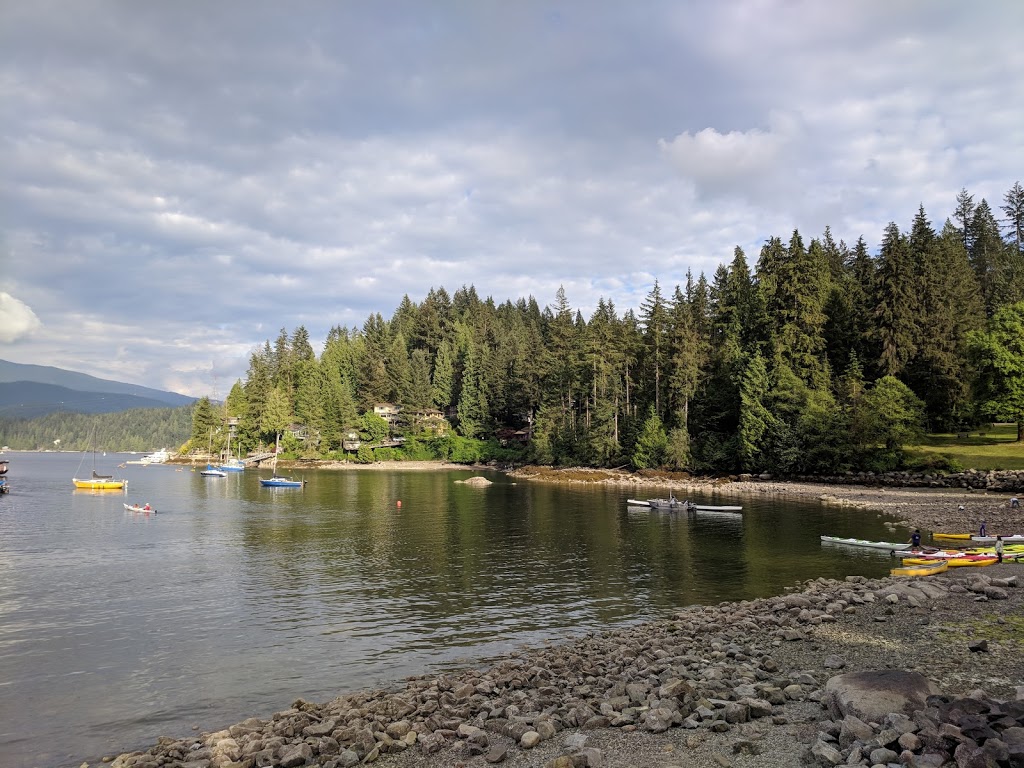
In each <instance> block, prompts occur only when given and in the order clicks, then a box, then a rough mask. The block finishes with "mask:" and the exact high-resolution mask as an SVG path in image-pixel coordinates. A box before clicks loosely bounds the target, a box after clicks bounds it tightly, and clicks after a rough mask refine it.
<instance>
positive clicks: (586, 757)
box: [92, 469, 1024, 768]
mask: <svg viewBox="0 0 1024 768" xmlns="http://www.w3.org/2000/svg"><path fill="white" fill-rule="evenodd" d="M514 474H515V475H516V476H517V477H518V478H520V479H523V480H525V479H527V478H530V477H533V478H534V479H538V480H545V479H546V480H553V481H557V482H615V483H618V484H623V485H626V484H629V485H636V486H637V488H638V492H641V491H642V492H648V491H649V492H650V493H649V494H648V495H650V496H654V495H658V489H661V488H672V489H674V490H675V491H676V495H677V496H682V495H684V494H685V492H686V491H687V490H691V491H700V492H701V493H702V494H705V495H720V496H722V497H723V498H726V497H728V498H740V497H743V496H744V495H749V494H759V493H772V494H785V495H789V496H792V497H801V498H818V499H822V500H824V501H826V502H828V503H834V504H844V505H855V506H858V507H862V508H863V509H864V511H865V514H882V515H886V516H887V518H888V519H889V520H891V522H892V524H893V525H894V526H896V525H911V526H919V527H922V528H924V529H927V530H945V531H951V530H956V531H959V530H964V531H966V530H972V529H974V528H975V527H976V524H977V521H978V520H979V519H981V518H982V517H983V519H985V520H987V523H988V528H989V530H990V531H996V530H999V531H1003V529H1004V528H1005V529H1006V530H1005V531H1004V532H1007V533H1010V532H1015V531H1010V530H1009V528H1011V527H1016V528H1024V526H1022V525H1021V517H1020V514H1021V513H1020V510H1011V509H1010V508H1009V503H1008V502H1009V498H1010V497H1011V496H1012V493H1010V492H1002V491H996V490H991V489H984V490H976V489H973V488H895V487H884V486H881V485H879V486H874V485H872V486H866V485H853V484H835V485H833V484H828V485H826V484H819V483H810V482H799V483H781V482H773V481H770V480H754V479H744V480H735V481H725V482H723V481H721V480H707V481H704V480H695V479H692V478H680V477H666V476H660V477H644V476H637V475H630V474H629V473H621V475H619V476H614V475H609V474H608V473H601V472H599V471H590V470H575V471H572V472H565V471H563V472H561V473H560V474H558V475H554V476H548V477H542V475H543V474H545V473H544V472H543V471H540V470H538V471H536V472H534V470H531V469H526V470H518V471H517V472H516V473H514ZM627 475H628V476H627ZM960 505H963V506H964V510H963V511H962V512H960V511H959V509H958V508H959V507H960ZM1021 568H1022V566H1021V565H1018V564H1016V563H1010V562H1007V563H1003V564H998V565H992V566H987V567H965V568H957V569H950V570H949V571H947V572H946V573H943V574H938V575H935V576H929V577H924V578H897V577H888V578H883V579H865V578H864V577H860V576H851V577H848V578H847V579H845V580H840V581H835V580H813V581H811V582H808V583H806V584H800V585H794V587H793V589H791V590H790V591H788V592H787V593H786V594H782V595H778V596H775V597H771V598H763V599H759V600H753V601H745V602H739V603H725V604H720V605H714V606H692V607H688V608H685V609H682V610H680V611H678V612H676V613H675V614H674V615H672V616H671V617H670V618H666V619H663V620H660V621H656V622H648V623H644V624H636V625H633V626H629V627H625V628H618V629H614V630H611V631H608V632H604V633H599V634H596V635H590V636H586V637H583V638H578V639H574V640H571V641H567V642H565V643H561V644H549V645H545V646H543V647H538V648H523V649H520V650H519V651H516V652H514V653H511V654H509V655H507V656H506V657H503V658H501V659H498V660H497V661H495V662H493V663H492V664H490V665H489V666H487V667H486V668H480V669H465V670H462V671H459V672H446V673H443V674H434V675H424V676H420V677H414V678H410V679H407V680H404V681H401V682H399V683H396V684H395V685H394V686H392V687H390V688H387V689H380V690H364V691H357V692H348V693H343V694H342V695H340V696H339V697H338V698H336V699H333V700H331V701H327V702H320V703H313V702H305V701H296V702H293V703H292V705H291V706H290V707H288V708H286V709H282V710H281V711H279V712H277V713H274V714H272V715H267V714H262V715H259V716H257V717H253V718H250V719H249V720H245V721H243V722H241V723H236V724H234V725H231V726H228V727H220V726H217V729H216V730H210V731H203V730H201V729H198V728H197V729H196V731H195V732H194V733H191V734H170V735H168V736H167V737H165V738H161V739H160V740H159V741H158V743H156V744H154V745H152V746H151V747H150V748H148V749H144V750H139V751H136V752H130V753H126V754H122V755H119V756H116V757H114V756H109V757H107V758H105V759H104V762H110V763H113V764H114V765H115V767H116V768H129V766H131V767H133V768H157V767H158V766H187V768H224V767H225V766H228V767H229V768H263V767H264V766H282V767H283V768H295V767H296V766H302V765H321V766H326V767H327V768H348V767H349V766H355V765H359V764H368V763H376V764H378V765H382V766H394V767H396V768H406V767H408V766H425V767H426V768H442V766H444V767H445V768H455V767H456V766H462V767H463V768H472V767H474V766H481V767H482V766H486V765H491V764H501V765H507V766H517V767H524V768H525V766H536V767H538V768H569V767H570V766H590V767H591V768H597V767H598V766H623V767H626V766H636V767H637V768H640V767H641V766H654V767H656V768H688V767H689V766H722V767H723V768H728V767H729V766H735V767H736V768H739V767H740V766H767V767H768V768H772V767H773V766H797V765H821V766H831V765H842V764H846V765H905V766H922V767H923V766H934V767H936V768H937V767H938V766H943V765H949V766H959V767H960V768H966V767H967V766H1019V765H1024V614H1022V611H1021V608H1022V602H1024V589H1021V588H1020V586H1019V583H1020V581H1021V577H1022V576H1024V572H1022V571H1021ZM92 765H98V763H93V764H92Z"/></svg>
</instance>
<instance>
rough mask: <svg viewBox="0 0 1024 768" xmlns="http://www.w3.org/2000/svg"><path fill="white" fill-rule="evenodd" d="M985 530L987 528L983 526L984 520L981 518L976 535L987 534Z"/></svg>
mask: <svg viewBox="0 0 1024 768" xmlns="http://www.w3.org/2000/svg"><path fill="white" fill-rule="evenodd" d="M986 530H988V529H987V528H985V521H984V520H982V521H981V528H979V529H978V535H979V536H985V535H987V534H986V533H985V531H986Z"/></svg>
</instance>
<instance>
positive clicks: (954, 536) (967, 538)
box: [932, 533, 971, 541]
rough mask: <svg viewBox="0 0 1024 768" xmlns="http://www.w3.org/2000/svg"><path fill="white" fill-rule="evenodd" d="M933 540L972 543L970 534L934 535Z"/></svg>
mask: <svg viewBox="0 0 1024 768" xmlns="http://www.w3.org/2000/svg"><path fill="white" fill-rule="evenodd" d="M932 538H933V539H963V540H965V541H970V539H971V534H969V533H933V534H932Z"/></svg>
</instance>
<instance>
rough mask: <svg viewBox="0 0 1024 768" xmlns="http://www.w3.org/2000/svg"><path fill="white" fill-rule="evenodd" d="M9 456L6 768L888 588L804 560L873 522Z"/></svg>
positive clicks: (574, 495)
mask: <svg viewBox="0 0 1024 768" xmlns="http://www.w3.org/2000/svg"><path fill="white" fill-rule="evenodd" d="M6 458H8V459H10V461H11V464H10V466H11V469H10V473H9V481H10V483H11V486H12V492H11V493H10V494H8V495H6V496H0V755H3V762H4V764H5V765H9V766H18V767H19V768H21V767H25V768H28V767H30V766H37V767H38V768H52V767H55V766H77V765H79V764H80V763H81V762H82V761H83V760H95V759H97V758H98V757H99V756H101V755H104V754H112V753H117V752H121V751H126V750H129V749H134V748H139V747H145V746H148V745H149V744H150V743H152V742H153V741H155V740H156V738H157V737H158V736H161V735H170V736H176V737H183V736H185V735H187V734H189V733H191V732H192V731H191V728H192V726H193V725H198V726H200V727H201V728H202V729H204V730H209V729H213V728H220V727H224V726H227V725H229V724H231V723H234V722H237V721H239V720H242V719H244V718H246V717H250V716H253V715H257V716H268V715H270V714H271V713H273V712H275V711H277V710H280V709H283V708H286V707H287V706H289V705H290V704H291V702H292V701H294V700H295V699H297V698H300V697H301V698H305V699H309V700H313V701H323V700H327V699H330V698H332V697H333V696H335V695H337V694H339V693H342V692H345V691H350V690H355V689H358V688H363V687H368V686H378V685H386V684H389V683H393V682H395V681H398V680H400V679H401V678H403V677H404V676H407V675H412V674H421V673H425V672H429V671H436V670H439V669H442V668H446V667H457V666H464V665H467V664H471V663H485V662H486V661H487V660H488V659H493V658H494V657H495V656H499V655H501V654H503V653H506V652H508V651H510V650H512V649H515V648H517V647H520V646H524V645H534V644H539V643H541V642H543V641H545V640H558V639H563V638H566V637H568V636H570V635H573V634H575V633H581V632H585V631H588V630H596V629H602V628H606V627H608V626H612V625H624V624H629V623H633V622H637V621H642V620H645V619H651V618H657V617H662V616H666V615H668V614H669V613H670V612H671V611H672V610H673V609H674V608H676V607H678V606H683V605H688V604H693V603H711V602H718V601H721V600H738V599H745V598H753V597H761V596H766V595H771V594H777V593H779V592H781V591H783V590H784V589H785V588H786V587H787V586H792V585H794V584H795V583H796V582H797V581H799V580H804V579H809V578H814V577H816V576H822V575H823V576H828V577H842V576H845V575H848V574H854V573H857V574H864V575H869V576H877V575H883V574H886V573H887V572H888V568H889V567H890V562H889V560H888V558H887V557H886V556H885V555H884V553H883V554H881V555H879V554H876V553H871V552H864V553H862V552H857V551H855V550H854V551H846V550H844V549H842V548H837V547H829V548H826V547H822V546H821V544H820V542H819V540H818V536H819V534H821V533H829V534H833V535H838V536H857V537H862V538H875V539H889V538H892V534H888V533H887V532H886V530H885V529H884V527H883V526H882V524H881V521H880V520H879V519H878V518H877V517H875V515H872V514H864V513H859V514H857V513H854V512H851V511H849V510H841V509H827V508H824V507H822V506H821V505H819V504H813V503H810V504H808V503H804V504H796V503H789V502H787V503H780V502H777V501H773V500H770V499H763V498H754V499H743V500H742V503H743V504H744V514H743V515H742V516H737V515H726V514H722V513H719V514H697V515H691V516H687V515H681V516H680V515H674V514H670V513H663V512H655V511H651V510H648V509H642V508H641V509H637V508H627V506H626V503H625V500H626V498H627V497H628V496H630V495H631V493H632V494H635V493H636V492H635V491H632V492H630V491H629V490H628V489H609V488H596V489H591V488H578V487H560V486H549V485H542V484H530V483H518V484H516V483H514V482H512V481H511V480H509V479H508V478H506V477H505V476H503V475H500V474H492V475H490V476H489V477H490V479H491V480H493V481H494V484H493V485H491V486H489V487H487V488H483V489H480V488H474V487H471V486H466V485H464V484H459V483H456V482H455V481H456V480H459V479H465V478H467V477H470V476H472V475H474V474H480V473H479V472H469V471H466V472H416V471H409V470H406V471H393V472H381V471H372V470H362V471H343V472H330V471H319V472H317V471H312V472H308V473H307V474H306V479H307V480H308V484H307V485H306V487H305V488H302V489H286V488H285V489H267V488H262V487H261V486H260V485H259V483H258V480H257V477H258V473H257V472H256V471H253V470H249V471H246V472H245V473H240V474H235V475H229V476H228V477H226V478H219V479H213V478H203V477H201V476H200V475H199V473H198V471H196V472H192V471H189V468H187V467H186V468H183V469H182V468H177V467H174V466H150V467H143V466H128V467H126V468H124V469H123V470H116V471H117V472H118V473H119V475H120V474H123V475H124V476H125V477H127V478H128V480H129V489H128V492H127V494H121V493H119V492H106V493H89V492H83V491H75V490H73V488H72V486H71V477H72V476H73V475H75V474H76V470H78V468H79V466H80V464H81V460H82V456H81V454H54V453H50V454H34V453H18V452H15V453H9V454H7V455H6ZM127 458H131V457H129V456H127V455H121V454H111V455H108V456H106V457H104V458H100V459H98V466H97V468H98V469H100V470H114V469H115V467H116V465H117V464H118V463H119V462H121V461H124V460H125V459H127ZM136 458H137V457H136ZM88 469H89V467H86V468H85V470H84V471H86V472H87V471H88ZM264 474H269V472H265V473H264ZM701 500H702V501H705V502H709V503H725V504H728V503H737V502H736V501H734V500H731V499H725V498H719V499H711V498H705V499H701ZM125 501H136V502H140V503H142V502H146V501H149V502H150V503H151V504H152V505H153V506H154V507H155V508H156V509H157V510H158V514H155V515H149V516H144V515H142V514H138V513H130V512H127V511H125V509H124V508H123V506H122V504H123V503H124V502H125ZM399 501H400V502H401V504H400V505H399V503H398V502H399ZM901 535H902V534H901Z"/></svg>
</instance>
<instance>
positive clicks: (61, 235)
mask: <svg viewBox="0 0 1024 768" xmlns="http://www.w3.org/2000/svg"><path fill="white" fill-rule="evenodd" d="M1022 30H1024V3H1022V2H1019V0H1005V1H1004V2H1000V1H998V0H988V1H985V0H982V1H981V2H977V3H964V2H960V1H959V0H937V1H936V0H919V1H911V0H884V1H882V2H874V1H872V0H858V2H824V1H821V0H806V1H802V0H730V1H729V2H720V1H719V0H708V1H707V2H700V1H695V2H679V1H678V0H666V1H665V2H661V1H660V0H641V1H640V2H630V3H627V2H618V1H616V2H610V1H609V2H602V1H601V0H567V1H565V2H554V1H552V2H532V1H531V0H516V2H506V1H498V0H494V1H488V0H479V1H478V0H473V1H471V0H461V1H456V0H450V1H446V0H437V1H434V2H424V1H423V0H408V1H407V2H402V1H400V0H399V1H391V0H380V1H375V2H355V1H354V0H353V1H352V2H344V1H343V0H338V1H336V2H335V1H328V0H310V1H303V0H291V1H290V2H288V3H283V2H260V1H259V0H256V1H253V0H214V1H207V0H181V1H180V2H174V3H140V2H134V1H133V0H116V1H115V0H109V1H108V0H74V1H72V0H60V1H58V2H51V1H49V0H31V1H29V0H0V268H2V270H3V275H4V280H3V283H2V284H0V358H2V359H6V360H11V361H13V362H19V363H36V364H41V365H54V366H58V367H61V368H68V369H71V370H76V371H80V372H83V373H89V374H92V375H95V376H100V377H103V378H111V379H115V380H118V381H124V382H129V383H135V384H142V385H145V386H151V387H156V388H159V389H168V390H173V391H177V392H181V393H183V394H188V395H194V396H200V395H204V394H210V395H217V396H220V397H223V396H224V395H225V394H226V392H227V390H228V389H229V388H230V386H231V384H232V383H233V382H234V381H235V380H236V379H238V378H240V377H244V375H245V371H246V369H247V367H248V358H249V355H250V353H251V352H252V350H253V349H254V348H255V347H256V346H257V345H260V344H262V343H263V342H264V341H265V340H268V339H269V340H271V341H272V340H273V339H274V338H275V337H276V336H277V334H278V332H279V330H280V329H281V328H286V329H288V331H289V332H291V331H292V330H294V329H295V328H297V327H298V326H299V325H304V326H305V327H306V328H307V329H308V330H309V332H310V335H311V337H312V338H313V340H314V343H315V345H316V346H317V348H318V351H319V344H320V343H321V342H322V340H323V338H324V336H325V335H326V333H327V331H328V330H329V329H330V328H331V327H332V326H334V325H343V326H348V327H353V326H362V324H363V322H364V320H365V319H366V318H367V316H368V315H369V314H370V313H373V312H380V313H382V314H383V315H384V316H385V318H388V317H390V316H391V314H392V312H393V311H394V309H395V308H396V307H397V305H398V303H399V302H400V301H401V299H402V296H403V295H405V294H407V295H408V296H409V297H410V298H411V299H412V300H413V301H415V302H419V301H421V300H422V299H423V298H424V296H425V295H426V294H427V292H428V291H429V290H430V289H431V287H444V288H445V289H446V290H448V292H449V293H454V292H455V290H457V289H458V288H459V287H460V286H463V285H474V286H475V287H476V290H477V292H478V293H479V294H480V295H481V296H492V297H493V298H494V299H495V301H497V302H499V303H500V302H502V301H504V300H505V299H509V298H511V299H516V298H519V297H526V296H531V295H532V296H534V297H535V298H536V299H537V301H538V302H539V303H540V304H541V306H544V305H547V304H550V303H552V301H553V300H554V297H555V293H556V291H557V290H558V287H559V286H564V288H565V291H566V294H567V296H568V299H569V302H570V304H571V305H572V306H573V307H574V308H578V309H580V310H581V311H582V312H583V314H584V316H585V317H589V315H590V313H591V311H592V310H593V308H594V307H595V306H596V303H597V300H598V298H600V297H605V298H608V299H611V300H612V301H614V303H615V306H616V307H617V309H618V310H619V311H620V312H622V311H625V310H626V309H629V308H637V307H638V306H639V304H640V302H641V300H642V299H643V297H644V296H645V295H646V294H647V293H648V292H649V291H650V289H651V287H652V286H653V284H654V281H655V280H656V279H657V280H658V281H659V282H660V283H661V285H662V287H663V289H665V290H667V291H669V292H671V290H672V289H674V287H675V285H677V284H680V283H682V282H684V281H685V275H686V271H687V270H688V269H691V270H693V272H694V273H695V274H696V273H699V272H701V271H704V272H705V273H707V274H708V275H709V276H710V275H711V273H713V271H714V269H715V268H716V266H717V265H718V264H720V263H723V262H728V261H729V260H730V259H731V258H732V251H733V248H734V247H735V246H737V245H739V246H741V247H743V248H744V250H745V251H746V252H747V255H748V258H749V260H750V262H751V264H753V262H754V261H755V260H756V258H757V254H758V251H759V249H760V246H761V244H762V243H763V242H764V241H765V239H767V238H768V237H771V236H774V235H778V236H782V237H788V236H789V234H790V233H791V232H792V230H793V229H794V228H799V229H800V231H801V232H802V233H803V234H804V236H805V239H809V238H810V237H814V236H819V235H820V234H821V233H822V232H823V231H824V228H825V226H826V225H830V226H831V228H832V231H833V233H834V235H835V237H836V238H837V239H839V238H842V239H845V240H846V241H847V242H848V243H853V242H854V241H855V240H856V239H857V237H858V236H860V235H863V236H864V237H865V239H866V240H867V242H868V244H869V247H871V248H872V250H874V249H876V248H877V245H878V241H879V240H880V238H881V235H882V230H883V228H884V227H885V225H886V224H887V223H888V222H890V221H896V222H897V223H898V224H899V225H900V226H901V227H902V228H904V229H906V228H909V226H910V223H911V221H912V219H913V216H914V214H915V213H916V211H917V208H918V206H919V205H921V204H923V205H924V207H925V210H926V212H927V213H928V215H929V217H930V218H931V219H932V221H933V223H935V224H936V226H941V223H942V221H943V220H944V219H945V218H946V217H948V216H950V215H951V213H952V211H953V208H954V201H955V197H956V194H957V192H958V191H959V190H960V189H961V188H966V189H967V190H968V191H969V192H971V193H973V194H974V195H975V199H976V201H979V200H980V199H981V198H986V199H987V200H988V201H989V203H990V204H991V205H992V207H993V209H994V210H996V212H997V213H998V206H999V205H1000V203H1001V202H1002V196H1003V195H1004V194H1005V192H1006V191H1007V190H1008V189H1009V188H1010V187H1011V186H1012V185H1013V183H1014V182H1015V181H1024V105H1022V102H1021V89H1022V87H1024V85H1022V84H1024V44H1022V38H1021V34H1022Z"/></svg>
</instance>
